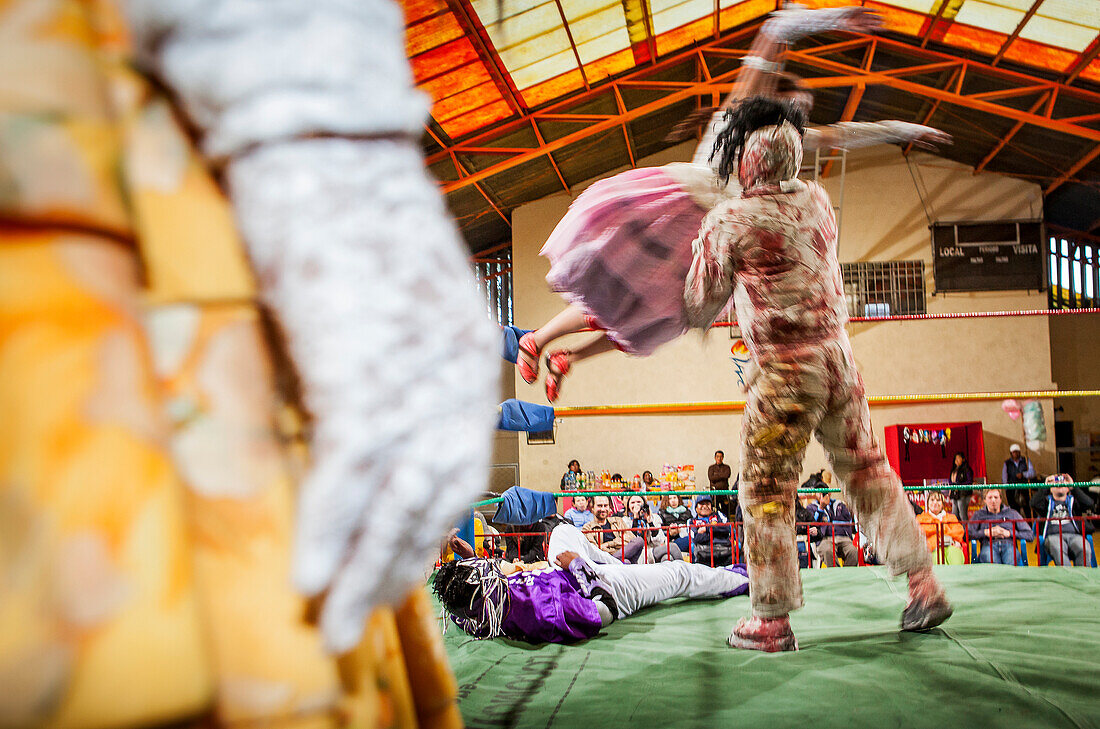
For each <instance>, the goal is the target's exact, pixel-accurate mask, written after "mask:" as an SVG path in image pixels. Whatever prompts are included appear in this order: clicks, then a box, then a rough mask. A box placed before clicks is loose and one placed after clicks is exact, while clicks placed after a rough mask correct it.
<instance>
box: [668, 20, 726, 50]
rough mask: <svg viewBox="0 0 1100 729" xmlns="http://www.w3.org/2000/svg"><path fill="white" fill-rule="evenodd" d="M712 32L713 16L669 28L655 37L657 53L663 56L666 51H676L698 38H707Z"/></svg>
mask: <svg viewBox="0 0 1100 729" xmlns="http://www.w3.org/2000/svg"><path fill="white" fill-rule="evenodd" d="M713 34H714V18H713V17H711V16H708V17H705V18H700V19H699V20H696V21H695V22H694V23H688V24H687V25H681V26H680V27H679V28H676V29H674V30H670V31H668V32H667V33H660V34H659V35H658V36H657V37H656V39H655V40H656V45H657V55H658V56H663V55H665V54H666V53H672V52H673V51H678V50H680V49H681V48H683V47H685V46H689V45H691V44H692V43H694V42H696V41H698V40H702V39H703V38H709V37H711V36H712V35H713Z"/></svg>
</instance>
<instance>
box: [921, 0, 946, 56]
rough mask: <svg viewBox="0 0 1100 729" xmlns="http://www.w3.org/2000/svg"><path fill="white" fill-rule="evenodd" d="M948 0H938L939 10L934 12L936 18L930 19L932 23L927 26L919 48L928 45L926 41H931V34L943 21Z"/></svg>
mask: <svg viewBox="0 0 1100 729" xmlns="http://www.w3.org/2000/svg"><path fill="white" fill-rule="evenodd" d="M949 1H950V0H940V9H939V10H937V11H936V17H934V18H932V21H931V22H930V23H929V24H928V30H926V31H925V32H924V35H923V36H921V39H920V47H921V48H924V47H926V46H927V45H928V41H929V40H931V39H932V33H934V32H935V30H936V26H937V25H939V24H940V21H941V20H942V19H943V14H944V11H946V10H947V6H948V4H949Z"/></svg>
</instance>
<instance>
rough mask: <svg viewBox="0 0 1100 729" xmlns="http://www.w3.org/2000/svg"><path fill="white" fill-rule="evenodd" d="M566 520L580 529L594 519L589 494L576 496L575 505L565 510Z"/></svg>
mask: <svg viewBox="0 0 1100 729" xmlns="http://www.w3.org/2000/svg"><path fill="white" fill-rule="evenodd" d="M564 516H565V520H566V521H568V522H569V523H570V524H572V525H573V526H575V527H577V528H578V529H580V528H581V527H583V526H584V525H585V524H587V523H588V522H590V521H592V512H591V511H590V510H589V508H588V497H587V496H574V497H573V505H572V506H571V507H569V508H568V509H566V510H565V514H564Z"/></svg>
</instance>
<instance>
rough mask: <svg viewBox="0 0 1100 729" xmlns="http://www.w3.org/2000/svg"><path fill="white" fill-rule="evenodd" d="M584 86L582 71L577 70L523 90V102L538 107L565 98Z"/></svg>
mask: <svg viewBox="0 0 1100 729" xmlns="http://www.w3.org/2000/svg"><path fill="white" fill-rule="evenodd" d="M583 86H584V79H582V78H581V71H580V69H575V70H573V71H570V72H569V73H566V74H562V75H561V76H558V77H556V78H552V79H549V80H547V81H543V82H542V83H540V84H536V85H534V86H532V87H530V88H526V89H523V90H522V91H520V93H521V94H522V95H523V101H524V102H525V103H526V104H527V105H528V106H538V105H539V104H542V103H544V102H547V101H550V100H551V99H556V98H558V97H559V96H563V95H565V94H567V93H569V92H570V91H574V90H576V89H579V88H581V87H583Z"/></svg>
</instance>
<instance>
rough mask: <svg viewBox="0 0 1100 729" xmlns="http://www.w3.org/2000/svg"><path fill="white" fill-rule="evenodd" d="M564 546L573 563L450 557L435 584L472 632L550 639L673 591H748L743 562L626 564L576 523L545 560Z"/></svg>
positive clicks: (575, 634)
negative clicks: (516, 565) (541, 565)
mask: <svg viewBox="0 0 1100 729" xmlns="http://www.w3.org/2000/svg"><path fill="white" fill-rule="evenodd" d="M563 552H573V553H575V554H577V555H578V556H577V557H576V558H575V559H573V560H572V561H571V562H570V563H569V566H568V568H567V569H558V568H556V567H547V568H546V569H535V570H522V571H517V572H513V573H511V574H509V575H505V574H504V573H503V571H502V570H501V566H500V565H498V563H497V561H496V560H490V559H478V558H475V559H467V560H462V561H460V562H457V563H452V564H447V565H444V566H443V567H442V568H440V572H439V573H437V576H436V579H435V581H434V587H435V590H436V592H437V594H439V595H440V598H441V600H442V601H443V604H444V606H445V608H446V609H447V611H448V612H450V613H451V620H452V621H453V622H454V623H455V624H456V625H458V626H459V627H460V628H462V629H463V630H465V631H466V632H467V633H469V634H470V635H473V636H474V637H477V638H494V637H497V636H500V635H504V636H507V637H509V638H518V639H521V640H527V641H530V642H551V643H565V642H570V641H576V640H584V639H586V638H592V637H594V636H595V635H596V634H597V633H599V632H600V628H601V627H603V626H606V625H608V624H609V623H611V622H612V621H613V620H615V619H616V618H625V617H627V616H629V615H632V614H634V613H635V612H637V611H638V610H641V609H642V608H644V607H648V606H650V605H655V604H657V603H659V602H662V601H664V600H671V599H672V598H675V597H687V598H708V597H733V596H735V595H743V594H744V593H745V592H746V591H747V590H748V579H747V578H746V577H745V568H744V566H742V565H735V566H733V567H728V568H714V567H707V566H705V565H701V564H689V563H687V562H682V561H679V560H670V561H668V562H662V563H660V564H647V565H624V564H623V563H622V562H620V561H619V560H617V559H615V558H614V557H612V556H611V555H609V554H607V553H606V552H602V551H600V550H599V549H596V548H595V547H594V546H592V544H591V543H590V542H589V541H588V540H587V539H586V538H585V536H584V534H582V533H581V531H580V530H579V529H577V528H576V527H574V526H572V525H571V524H561V525H559V526H557V527H555V529H554V531H553V532H552V533H551V534H550V545H549V551H548V553H547V554H548V557H547V559H548V560H549V562H550V563H551V564H552V563H554V562H555V561H556V560H557V557H558V556H559V555H561V554H562V553H563ZM504 566H505V567H506V568H507V567H510V565H507V563H504ZM456 582H457V583H459V584H458V589H457V590H456V589H455V586H454V584H453V583H456Z"/></svg>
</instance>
